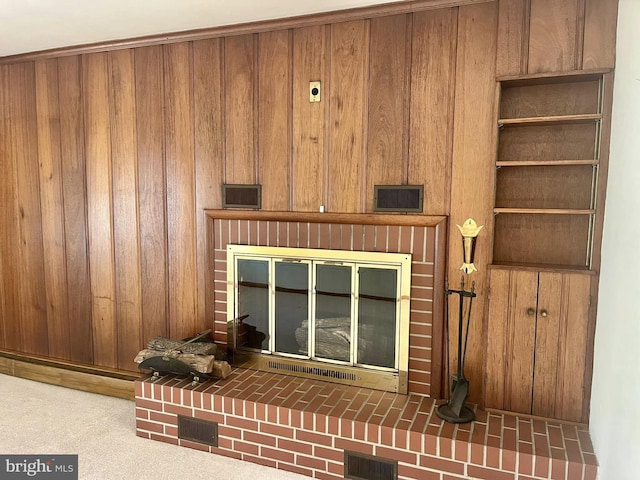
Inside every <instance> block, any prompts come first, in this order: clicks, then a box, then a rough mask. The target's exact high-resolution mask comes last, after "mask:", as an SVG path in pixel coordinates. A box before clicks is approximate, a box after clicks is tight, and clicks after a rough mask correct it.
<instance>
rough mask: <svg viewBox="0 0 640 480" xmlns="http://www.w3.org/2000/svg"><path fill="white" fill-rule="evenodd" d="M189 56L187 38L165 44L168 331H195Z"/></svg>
mask: <svg viewBox="0 0 640 480" xmlns="http://www.w3.org/2000/svg"><path fill="white" fill-rule="evenodd" d="M192 67H193V54H192V48H191V44H190V43H187V42H183V43H176V44H173V45H165V46H164V76H165V135H166V175H167V234H168V250H167V253H168V264H169V272H168V273H169V313H170V316H169V318H170V330H169V334H170V335H171V336H172V337H175V338H184V337H187V336H190V335H193V334H194V333H196V332H195V330H196V295H197V284H196V282H197V272H196V237H195V232H196V225H195V215H194V212H195V178H194V175H195V161H194V132H193V71H192Z"/></svg>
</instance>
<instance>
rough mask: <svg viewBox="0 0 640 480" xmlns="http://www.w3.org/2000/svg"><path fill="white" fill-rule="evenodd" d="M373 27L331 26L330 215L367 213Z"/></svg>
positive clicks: (361, 22) (356, 23) (362, 23)
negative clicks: (366, 120)
mask: <svg viewBox="0 0 640 480" xmlns="http://www.w3.org/2000/svg"><path fill="white" fill-rule="evenodd" d="M368 45H369V27H368V22H367V21H365V20H357V21H352V22H344V23H336V24H333V25H331V80H330V84H331V87H330V88H331V98H330V109H331V112H330V119H331V120H330V124H329V132H330V133H329V134H330V136H331V139H330V147H329V148H330V150H329V160H328V161H329V178H328V186H329V189H328V197H327V201H326V203H327V205H328V208H329V211H333V212H350V213H356V212H361V211H363V208H362V193H361V192H362V191H363V189H364V181H363V174H364V167H365V165H364V147H365V145H366V142H367V139H366V138H365V133H364V115H366V112H367V110H368V109H367V96H366V91H367V89H368V81H367V66H368V58H367V57H368Z"/></svg>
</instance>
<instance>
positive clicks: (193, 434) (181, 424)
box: [178, 415, 218, 447]
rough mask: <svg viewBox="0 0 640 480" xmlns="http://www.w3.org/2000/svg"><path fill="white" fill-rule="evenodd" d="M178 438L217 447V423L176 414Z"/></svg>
mask: <svg viewBox="0 0 640 480" xmlns="http://www.w3.org/2000/svg"><path fill="white" fill-rule="evenodd" d="M178 438H181V439H184V440H190V441H192V442H196V443H202V444H204V445H210V446H212V447H217V446H218V424H217V423H216V422H209V421H207V420H200V419H199V418H191V417H184V416H182V415H178Z"/></svg>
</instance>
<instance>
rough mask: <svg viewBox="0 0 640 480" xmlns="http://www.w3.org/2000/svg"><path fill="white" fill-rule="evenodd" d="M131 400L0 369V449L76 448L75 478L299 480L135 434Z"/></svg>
mask: <svg viewBox="0 0 640 480" xmlns="http://www.w3.org/2000/svg"><path fill="white" fill-rule="evenodd" d="M134 410H135V408H134V403H133V402H132V401H129V400H122V399H119V398H113V397H107V396H104V395H97V394H92V393H87V392H81V391H77V390H71V389H68V388H63V387H56V386H53V385H47V384H44V383H39V382H33V381H30V380H24V379H22V378H16V377H11V376H7V375H2V374H0V454H46V455H53V454H58V455H60V454H78V464H79V468H78V470H79V478H81V479H99V480H102V479H105V480H111V479H114V480H116V479H117V480H122V479H131V480H144V479H150V480H151V479H153V480H163V479H171V480H192V479H209V480H211V479H213V480H218V479H220V480H222V479H225V480H226V479H232V480H273V479H276V480H280V479H282V480H303V479H308V478H309V477H304V476H301V475H297V474H294V473H290V472H285V471H282V470H275V469H272V468H268V467H262V466H259V465H256V464H253V463H249V462H242V461H239V460H234V459H230V458H227V457H222V456H219V455H213V454H210V453H205V452H200V451H197V450H192V449H189V448H183V447H177V446H173V445H167V444H165V443H162V442H155V441H152V440H145V439H143V438H140V437H137V436H136V433H135V418H134V417H135V413H134Z"/></svg>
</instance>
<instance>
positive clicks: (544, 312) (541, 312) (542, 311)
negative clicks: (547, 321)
mask: <svg viewBox="0 0 640 480" xmlns="http://www.w3.org/2000/svg"><path fill="white" fill-rule="evenodd" d="M547 315H548V314H547V311H546V310H540V316H541V317H546V316H547Z"/></svg>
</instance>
